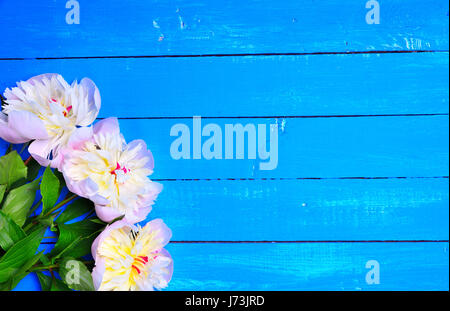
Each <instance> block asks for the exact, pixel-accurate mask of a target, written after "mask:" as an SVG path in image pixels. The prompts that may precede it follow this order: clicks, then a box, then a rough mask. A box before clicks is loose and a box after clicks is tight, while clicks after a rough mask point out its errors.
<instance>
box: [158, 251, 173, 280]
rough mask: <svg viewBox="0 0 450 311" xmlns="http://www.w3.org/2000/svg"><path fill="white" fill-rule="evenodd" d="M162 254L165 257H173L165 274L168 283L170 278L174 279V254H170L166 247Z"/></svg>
mask: <svg viewBox="0 0 450 311" xmlns="http://www.w3.org/2000/svg"><path fill="white" fill-rule="evenodd" d="M160 254H161V255H162V256H165V257H168V258H170V259H171V263H170V265H169V266H168V267H167V269H168V270H169V272H168V273H167V274H164V279H165V280H166V281H167V283H169V282H170V280H171V279H172V275H173V259H172V256H170V254H169V252H168V251H167V250H166V249H164V248H163V249H162V250H161V251H160Z"/></svg>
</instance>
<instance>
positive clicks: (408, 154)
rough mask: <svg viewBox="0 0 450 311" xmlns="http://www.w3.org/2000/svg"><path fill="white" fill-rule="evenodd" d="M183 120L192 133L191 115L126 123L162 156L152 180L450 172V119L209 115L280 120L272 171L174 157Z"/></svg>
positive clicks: (130, 133)
mask: <svg viewBox="0 0 450 311" xmlns="http://www.w3.org/2000/svg"><path fill="white" fill-rule="evenodd" d="M179 122H183V123H186V124H187V125H188V126H190V127H191V135H192V120H189V119H187V120H166V119H164V120H121V121H120V124H121V130H122V132H123V134H124V135H125V138H126V139H127V140H128V141H131V140H132V139H137V138H142V139H144V140H145V141H146V142H147V145H148V147H149V148H150V150H152V152H153V153H154V154H155V163H156V164H155V173H154V175H153V176H152V178H158V179H159V178H175V179H183V178H200V179H201V178H213V179H217V178H272V177H273V178H281V177H282V178H297V177H321V178H335V177H403V176H406V177H414V176H416V177H417V176H418V177H434V176H448V116H433V117H385V118H384V117H383V118H380V117H369V118H319V119H286V120H284V122H283V120H282V119H278V121H277V120H275V119H244V120H240V119H225V120H224V119H210V120H202V123H203V124H207V123H210V122H214V123H216V124H218V125H220V126H221V128H222V131H224V128H225V126H224V124H235V123H242V124H243V125H245V124H248V123H253V124H274V123H275V122H278V124H279V125H280V126H279V135H278V167H277V168H276V169H274V170H271V171H262V170H259V160H258V159H256V160H248V159H247V156H246V158H245V159H244V160H223V159H222V160H216V159H212V160H205V159H201V160H192V159H191V160H184V159H180V160H174V159H172V157H171V155H170V145H171V144H172V142H173V141H174V140H175V138H176V137H170V128H171V127H172V126H173V125H175V124H177V123H179ZM283 124H284V127H283V126H282V125H283ZM267 133H268V132H267ZM267 135H268V134H267ZM191 144H192V138H191ZM191 152H192V146H191Z"/></svg>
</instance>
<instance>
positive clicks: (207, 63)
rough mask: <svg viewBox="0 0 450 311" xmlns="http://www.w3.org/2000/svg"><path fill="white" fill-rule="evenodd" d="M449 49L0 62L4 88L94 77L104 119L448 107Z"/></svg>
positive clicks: (396, 111)
mask: <svg viewBox="0 0 450 311" xmlns="http://www.w3.org/2000/svg"><path fill="white" fill-rule="evenodd" d="M448 60H449V55H448V53H423V54H408V55H405V54H380V55H321V56H283V57H278V56H277V57H226V58H177V59H173V58H172V59H90V60H51V61H36V60H28V61H0V72H1V73H2V79H1V81H0V90H1V91H2V92H3V90H4V89H5V88H6V87H13V86H15V85H16V81H20V80H26V79H28V78H30V77H32V76H34V75H38V74H41V73H44V72H57V73H60V74H62V75H63V76H64V77H65V78H66V79H67V81H69V82H71V81H73V80H74V79H81V78H83V77H85V76H87V77H90V78H91V79H93V80H94V82H95V83H96V84H97V85H98V87H99V89H100V93H101V96H102V103H103V107H102V109H101V112H100V116H101V117H109V116H118V117H172V116H178V117H179V116H183V117H192V116H194V115H201V116H285V115H341V114H345V115H348V114H350V115H353V114H411V113H413V114H417V113H448V106H449V102H448V98H449V92H448V83H449V78H448V77H449V76H448V71H449V65H448V64H449V63H448Z"/></svg>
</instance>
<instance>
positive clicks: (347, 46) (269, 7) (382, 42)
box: [0, 0, 448, 58]
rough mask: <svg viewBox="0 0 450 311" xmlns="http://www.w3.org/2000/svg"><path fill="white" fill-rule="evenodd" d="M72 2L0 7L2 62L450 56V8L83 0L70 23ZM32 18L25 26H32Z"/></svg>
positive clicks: (259, 0) (421, 2)
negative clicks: (374, 53)
mask: <svg viewBox="0 0 450 311" xmlns="http://www.w3.org/2000/svg"><path fill="white" fill-rule="evenodd" d="M66 2H67V1H66V0H55V1H50V0H46V1H25V0H19V1H17V0H16V1H9V0H3V1H1V2H0V11H1V12H3V14H2V17H3V18H2V19H1V20H0V36H1V37H2V38H3V42H4V43H3V45H2V49H1V50H0V57H26V58H34V57H64V56H69V57H73V56H104V55H120V56H123V55H161V54H211V53H212V54H216V53H267V52H269V53H274V52H334V51H339V52H341V51H371V50H448V3H447V2H446V1H440V0H432V1H430V0H427V1H425V0H410V1H402V0H390V1H380V15H381V21H380V24H379V25H368V24H367V23H366V19H365V17H366V14H367V12H368V11H369V10H368V9H366V8H365V4H366V2H367V1H353V0H345V1H342V0H330V1H326V2H324V1H313V0H305V1H301V2H300V3H299V2H298V1H295V0H282V1H272V0H246V1H240V0H229V1H225V2H224V1H202V0H194V1H186V0H177V1H156V0H153V1H139V0H133V1H126V2H124V1H119V0H114V1H111V0H108V1H107V0H101V1H83V2H81V3H80V24H79V25H68V24H66V14H67V12H68V11H69V10H68V9H66V8H65V3H66ZM23 21H26V22H23Z"/></svg>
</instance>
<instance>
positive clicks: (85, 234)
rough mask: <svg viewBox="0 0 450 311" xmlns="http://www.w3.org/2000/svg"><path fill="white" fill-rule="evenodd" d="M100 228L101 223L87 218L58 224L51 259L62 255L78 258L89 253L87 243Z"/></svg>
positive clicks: (90, 241)
mask: <svg viewBox="0 0 450 311" xmlns="http://www.w3.org/2000/svg"><path fill="white" fill-rule="evenodd" d="M102 228H103V226H102V225H99V224H96V223H94V222H91V221H89V219H85V220H83V221H80V222H76V223H73V224H68V225H67V224H60V225H58V231H59V238H58V241H57V242H56V244H55V247H54V248H53V250H52V251H51V252H50V256H52V257H53V258H52V259H53V261H54V260H56V259H57V258H60V257H62V256H63V255H64V256H70V257H74V258H78V257H82V256H84V255H87V254H89V252H90V245H88V244H89V243H92V241H93V240H94V239H95V235H96V233H97V232H99V231H100V230H101V229H102ZM86 245H87V246H88V247H86Z"/></svg>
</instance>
